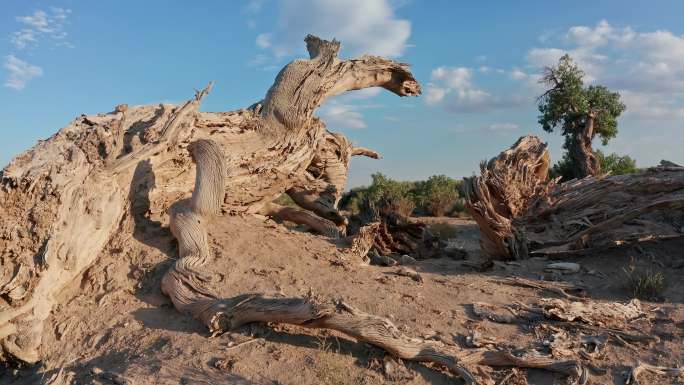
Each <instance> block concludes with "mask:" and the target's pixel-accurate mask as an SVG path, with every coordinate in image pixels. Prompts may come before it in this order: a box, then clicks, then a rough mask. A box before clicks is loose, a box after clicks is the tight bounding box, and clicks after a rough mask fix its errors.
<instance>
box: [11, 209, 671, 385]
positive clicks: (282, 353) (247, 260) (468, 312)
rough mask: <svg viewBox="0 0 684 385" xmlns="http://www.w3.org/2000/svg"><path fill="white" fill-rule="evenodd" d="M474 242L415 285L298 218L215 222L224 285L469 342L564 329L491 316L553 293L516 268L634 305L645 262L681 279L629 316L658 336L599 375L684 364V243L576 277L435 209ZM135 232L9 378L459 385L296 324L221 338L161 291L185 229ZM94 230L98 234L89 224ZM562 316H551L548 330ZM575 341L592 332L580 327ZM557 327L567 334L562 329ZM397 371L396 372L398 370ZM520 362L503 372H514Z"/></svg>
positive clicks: (538, 342) (626, 255)
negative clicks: (495, 253) (341, 303)
mask: <svg viewBox="0 0 684 385" xmlns="http://www.w3.org/2000/svg"><path fill="white" fill-rule="evenodd" d="M426 220H429V221H431V222H433V223H438V225H437V226H436V228H437V229H438V230H439V232H440V233H441V234H443V235H444V236H445V237H450V238H451V240H450V243H451V244H452V246H453V247H458V248H462V249H464V250H465V251H466V252H467V253H468V255H467V257H466V259H464V260H456V259H450V258H446V257H445V258H439V259H430V260H423V261H418V262H417V264H416V265H415V266H412V267H413V268H414V269H415V270H416V271H418V272H419V273H420V274H421V275H422V278H423V282H422V283H421V282H416V281H414V280H412V279H411V278H409V277H404V276H399V275H396V274H395V272H396V270H397V268H396V267H380V266H362V265H361V264H360V263H359V261H354V260H349V259H347V258H345V254H344V253H343V252H341V251H340V249H339V248H338V245H336V244H335V242H333V241H331V240H328V239H326V238H324V237H321V236H317V235H314V234H310V233H306V232H304V231H300V230H298V229H292V228H288V227H286V226H284V225H282V224H277V223H275V222H273V221H271V220H268V219H266V218H263V217H223V218H220V220H215V221H214V223H213V224H212V226H210V229H211V230H210V231H211V233H210V236H211V242H212V248H213V250H214V251H215V254H216V262H215V264H214V266H213V269H212V271H213V273H214V274H215V278H216V279H215V283H214V284H215V286H216V287H217V288H220V291H221V292H222V294H224V295H226V296H233V295H236V294H238V293H248V292H267V293H281V294H284V295H288V296H303V295H307V294H308V293H313V294H315V295H317V296H321V297H327V298H330V299H338V298H343V299H344V300H345V301H347V302H349V303H351V304H352V305H354V306H356V307H358V308H361V309H362V310H364V311H366V312H369V313H374V314H377V315H381V316H384V317H387V318H389V319H391V320H392V321H393V322H394V323H395V324H396V325H397V326H399V327H400V329H402V330H404V331H405V332H407V333H408V334H410V335H414V336H421V337H425V338H434V339H438V340H441V341H443V342H444V343H447V344H453V345H455V346H460V347H462V348H464V349H467V347H466V342H465V341H466V336H468V335H469V333H470V332H471V331H475V330H476V331H478V332H479V333H480V335H481V336H482V337H483V338H491V339H492V340H493V341H494V342H495V343H496V344H498V345H499V346H502V347H509V348H524V349H533V348H536V349H538V350H540V351H542V352H543V350H544V341H545V340H547V339H548V338H549V335H550V334H551V333H552V332H554V330H556V329H553V328H554V327H558V326H553V325H551V324H550V323H548V322H537V323H520V324H501V323H495V322H492V321H489V320H483V319H480V318H479V317H478V316H476V315H475V314H474V313H473V311H472V304H473V303H476V302H487V303H491V304H501V305H506V304H513V303H522V304H533V303H535V302H536V301H537V300H539V298H541V297H547V298H557V296H556V295H555V294H553V293H550V292H547V291H540V290H537V289H533V288H526V287H519V286H514V285H510V284H506V283H502V282H501V279H502V278H504V277H508V276H519V277H526V278H530V279H535V280H540V279H545V280H560V281H565V282H570V283H573V284H577V285H582V286H583V287H585V288H586V296H587V298H588V300H591V301H598V302H614V301H618V302H627V301H629V300H630V299H631V295H630V292H629V290H627V289H626V287H625V282H626V280H625V273H624V272H623V270H622V269H623V267H626V266H628V265H629V263H630V258H632V259H633V261H634V263H635V264H636V265H637V266H638V267H640V268H643V269H651V270H653V271H661V272H663V274H664V275H665V279H666V282H667V283H668V286H667V288H666V290H665V291H664V293H663V295H662V298H661V299H660V300H658V301H657V302H650V301H642V306H643V308H644V309H645V310H646V311H647V313H648V314H649V317H648V318H649V319H647V320H640V321H637V322H634V324H631V325H626V326H625V327H626V328H627V329H629V330H636V331H640V332H643V333H646V334H648V335H650V336H655V337H656V339H655V341H652V342H650V343H625V344H621V343H617V342H616V341H614V340H609V342H608V343H607V344H606V346H605V347H604V348H603V349H602V351H600V352H599V354H597V355H596V357H594V358H593V359H592V362H593V364H594V370H593V371H592V372H591V373H592V377H591V382H590V383H594V384H623V383H624V378H625V377H624V374H625V372H626V371H628V369H629V367H630V366H632V365H634V364H635V363H636V362H637V361H638V360H641V361H644V362H647V363H650V364H656V365H663V366H670V367H672V366H679V365H681V364H682V363H684V339H683V338H682V336H684V285H683V284H682V279H681V276H682V273H684V269H683V266H684V263H682V262H683V260H684V252H683V251H682V250H684V244H683V243H681V242H680V243H678V244H677V243H670V244H653V245H645V246H643V247H641V248H638V249H633V250H632V249H630V250H622V251H619V252H617V251H615V252H606V253H603V254H601V255H590V256H585V257H581V258H574V259H573V260H572V261H573V262H577V263H579V264H580V265H581V266H582V270H581V271H580V272H579V273H575V274H565V275H558V274H551V273H548V272H545V271H544V267H545V266H546V264H547V263H549V261H545V260H541V259H531V260H525V261H520V262H515V263H496V264H494V265H490V266H487V265H486V264H482V263H481V262H482V261H483V255H481V253H480V251H479V247H478V237H479V235H478V230H477V226H476V225H475V224H474V222H472V221H469V220H464V219H449V218H430V219H426ZM134 227H135V231H134V232H133V236H132V237H130V239H128V240H127V241H126V242H122V243H121V244H111V245H109V246H108V248H107V250H106V252H104V253H103V254H102V255H101V256H100V257H99V260H98V261H97V263H95V265H94V266H93V267H92V268H90V269H89V270H88V271H87V272H86V273H85V274H84V275H83V279H82V280H81V281H80V282H77V283H75V284H74V285H72V286H71V287H69V288H68V289H67V290H65V291H63V292H62V293H60V296H61V303H63V305H61V306H59V307H57V308H56V309H54V311H53V313H52V315H51V317H50V319H49V321H48V323H47V324H46V331H45V335H44V340H43V344H42V354H43V357H44V360H43V361H42V362H41V363H40V364H39V365H38V366H35V367H20V368H16V367H9V366H5V367H2V368H0V372H1V373H0V384H40V383H50V380H51V379H55V382H52V383H76V384H283V385H284V384H339V385H342V384H381V383H397V384H434V385H436V384H455V383H461V381H460V380H459V379H458V378H457V377H455V376H453V375H452V374H450V373H448V372H445V371H442V370H440V369H439V368H435V367H428V366H426V365H423V364H420V363H408V362H407V363H397V362H393V361H392V360H389V359H387V358H385V357H384V356H385V355H384V353H383V352H382V351H381V350H379V349H377V348H374V347H372V346H369V345H366V344H360V343H357V342H355V341H353V340H351V339H350V338H348V337H345V336H343V335H341V334H338V333H335V332H327V331H319V330H310V329H306V328H301V327H293V326H287V325H248V326H245V327H243V328H241V329H240V330H236V331H234V332H231V333H226V334H224V335H220V336H215V337H211V338H210V336H209V335H208V331H207V330H206V328H205V327H204V326H203V325H202V324H200V322H198V321H196V320H194V319H192V318H190V317H188V316H186V315H182V314H180V313H178V312H177V311H176V310H175V309H174V308H173V306H172V304H171V302H170V301H169V299H168V298H167V297H165V296H164V295H163V294H162V293H161V291H160V279H161V277H162V275H163V274H164V272H165V271H166V270H167V269H168V268H169V266H170V265H171V264H172V263H173V261H174V260H175V259H176V258H177V250H176V245H175V241H174V239H173V237H172V236H171V234H170V232H169V231H168V229H167V228H166V227H165V226H162V225H161V224H160V223H159V222H158V221H154V220H148V219H145V218H141V217H139V216H138V217H137V222H136V223H135V226H134ZM84 236H87V235H86V234H84ZM549 325H551V326H549ZM567 330H568V332H569V337H568V338H569V339H570V340H572V341H578V340H579V338H580V337H581V336H580V332H579V331H578V330H577V329H573V328H567ZM556 331H557V330H556ZM391 368H394V369H393V370H390V369H391ZM510 373H511V370H510V369H499V370H497V371H495V372H493V375H494V377H495V378H503V377H504V376H506V375H508V374H510ZM523 374H525V375H526V376H527V377H528V380H529V383H530V384H562V383H564V381H565V379H564V378H562V377H561V376H556V375H552V374H549V373H546V372H542V371H536V370H529V371H524V372H519V373H515V375H514V376H511V377H509V379H508V380H507V382H506V383H508V384H524V381H523V382H521V381H522V380H520V377H521V376H522V375H523ZM640 379H641V380H642V384H682V383H684V382H683V381H682V380H681V379H679V380H678V379H676V378H674V377H673V376H661V375H654V374H649V373H645V374H642V375H641V377H640Z"/></svg>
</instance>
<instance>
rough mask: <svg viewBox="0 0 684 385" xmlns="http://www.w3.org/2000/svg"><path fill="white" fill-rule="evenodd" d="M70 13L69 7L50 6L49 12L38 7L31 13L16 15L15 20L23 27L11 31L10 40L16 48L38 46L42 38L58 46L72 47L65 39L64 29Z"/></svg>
mask: <svg viewBox="0 0 684 385" xmlns="http://www.w3.org/2000/svg"><path fill="white" fill-rule="evenodd" d="M70 14H71V10H70V9H65V8H56V7H52V8H50V10H49V12H46V11H44V10H42V9H39V10H37V11H35V12H33V14H31V15H27V16H17V17H16V20H17V22H19V23H20V24H22V25H23V27H22V28H21V29H20V30H18V31H15V32H13V33H12V35H11V38H10V41H11V42H12V44H13V45H14V46H15V47H16V48H18V49H24V48H27V47H35V46H38V45H39V43H40V41H41V40H44V39H48V40H51V41H53V43H55V45H58V46H66V47H73V45H72V44H71V43H69V42H68V41H66V40H65V39H66V37H67V33H66V32H65V31H64V26H65V25H66V24H67V22H68V21H67V19H68V17H69V15H70Z"/></svg>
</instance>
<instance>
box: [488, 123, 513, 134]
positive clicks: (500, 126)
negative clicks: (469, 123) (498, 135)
mask: <svg viewBox="0 0 684 385" xmlns="http://www.w3.org/2000/svg"><path fill="white" fill-rule="evenodd" d="M518 128H520V125H518V124H515V123H492V124H490V125H488V126H487V127H486V129H487V130H489V131H492V132H502V131H513V130H517V129H518Z"/></svg>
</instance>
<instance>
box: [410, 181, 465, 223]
mask: <svg viewBox="0 0 684 385" xmlns="http://www.w3.org/2000/svg"><path fill="white" fill-rule="evenodd" d="M459 184H460V182H458V181H456V180H455V179H452V178H449V177H448V176H446V175H434V176H431V177H430V178H428V180H426V181H419V182H416V183H415V192H414V195H415V197H416V200H417V202H416V203H417V205H418V206H419V207H421V208H422V209H423V210H424V211H426V212H427V213H429V214H431V215H432V216H436V217H442V216H444V215H446V214H448V213H449V212H451V211H452V209H453V208H454V204H455V203H456V199H458V197H459V194H458V186H459Z"/></svg>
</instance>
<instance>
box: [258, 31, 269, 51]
mask: <svg viewBox="0 0 684 385" xmlns="http://www.w3.org/2000/svg"><path fill="white" fill-rule="evenodd" d="M256 44H257V45H258V46H259V48H262V49H266V48H269V47H270V46H271V34H270V33H260V34H259V35H257V37H256Z"/></svg>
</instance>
